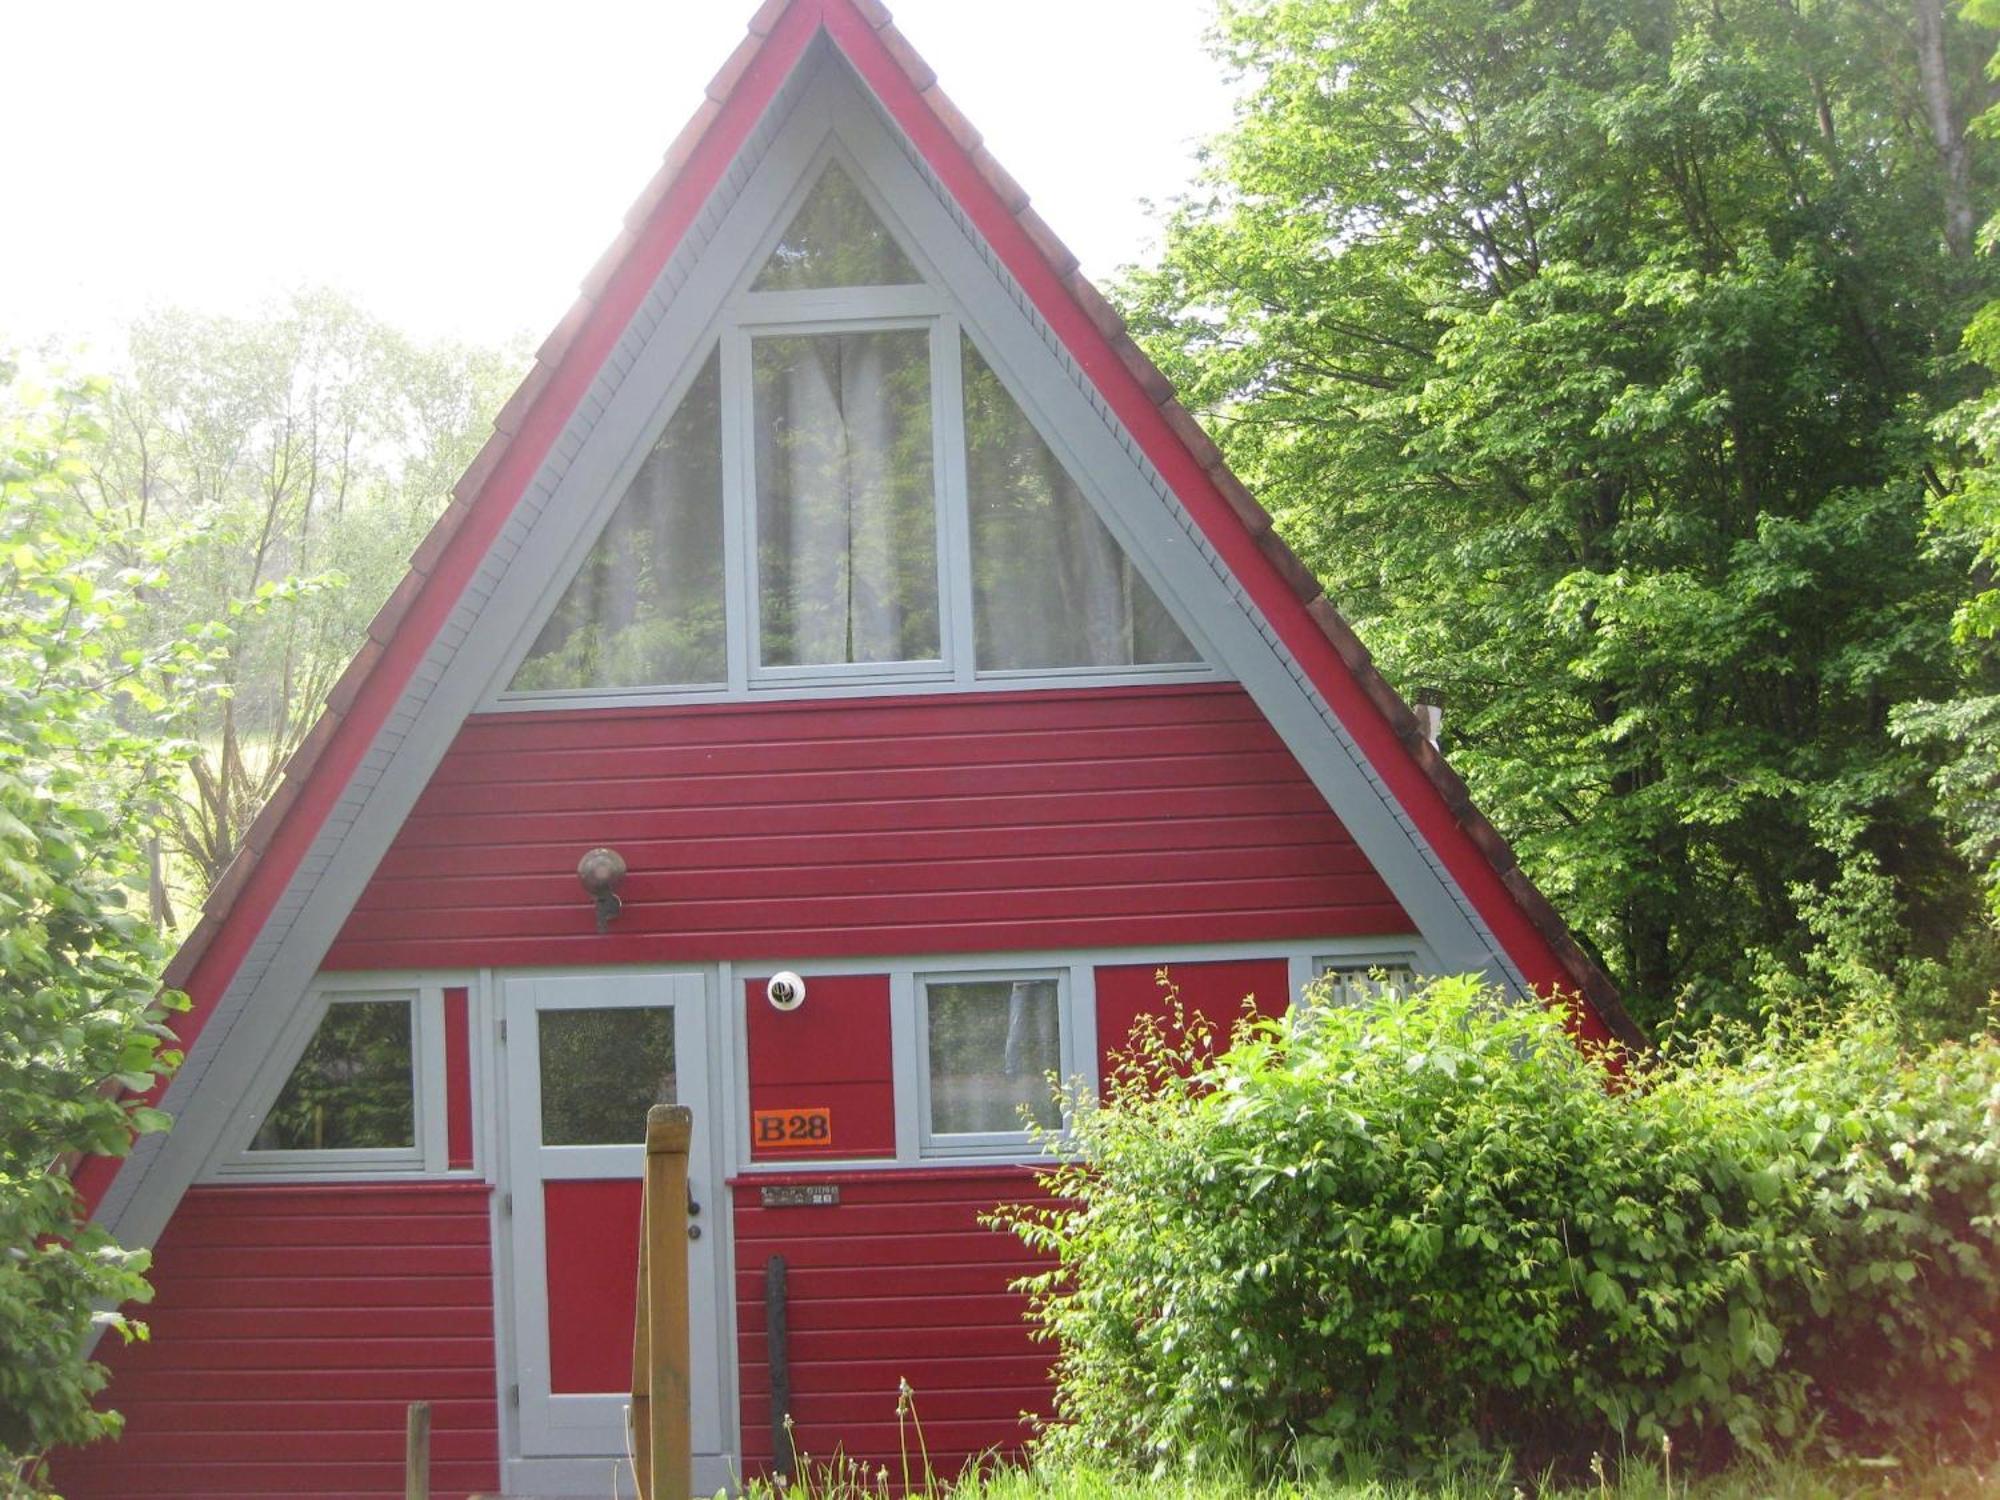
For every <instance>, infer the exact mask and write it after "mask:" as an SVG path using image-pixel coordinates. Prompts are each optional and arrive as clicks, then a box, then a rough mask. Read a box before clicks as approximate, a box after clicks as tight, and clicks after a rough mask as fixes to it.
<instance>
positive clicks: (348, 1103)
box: [250, 1000, 417, 1151]
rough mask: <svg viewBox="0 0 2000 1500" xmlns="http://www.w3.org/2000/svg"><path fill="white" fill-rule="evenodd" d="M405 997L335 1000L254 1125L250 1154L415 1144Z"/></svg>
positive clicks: (413, 1092) (407, 1016)
mask: <svg viewBox="0 0 2000 1500" xmlns="http://www.w3.org/2000/svg"><path fill="white" fill-rule="evenodd" d="M410 1015H411V1005H410V1002H409V1001H407V1000H337V1001H335V1002H334V1003H333V1004H331V1005H329V1006H328V1007H327V1008H326V1017H325V1019H324V1020H322V1021H321V1022H320V1023H319V1030H317V1031H315V1032H314V1033H313V1039H312V1041H311V1042H309V1043H307V1045H306V1051H305V1056H303V1057H301V1058H300V1059H299V1062H298V1066H297V1067H295V1068H293V1069H292V1076H291V1077H290V1078H288V1079H286V1080H285V1087H284V1091H283V1092H282V1093H280V1094H279V1095H278V1102H277V1103H276V1104H273V1105H272V1106H271V1112H270V1113H269V1114H268V1115H266V1116H265V1117H264V1123H263V1124H262V1125H261V1126H259V1127H258V1129H257V1136H256V1139H254V1140H253V1141H251V1143H250V1149H251V1150H252V1151H353V1150H360V1149H365V1148H374V1149H380V1148H384V1147H397V1146H403V1147H410V1146H415V1145H416V1143H417V1123H416V1114H417V1110H416V1089H415V1085H414V1083H413V1081H412V1074H411V1071H410Z"/></svg>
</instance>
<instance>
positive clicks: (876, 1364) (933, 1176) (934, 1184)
mask: <svg viewBox="0 0 2000 1500" xmlns="http://www.w3.org/2000/svg"><path fill="white" fill-rule="evenodd" d="M807 1004H811V1002H810V1001H808V1002H807ZM799 1182H833V1183H838V1184H839V1186H840V1203H839V1204H838V1205H837V1206H835V1207H831V1208H763V1207H760V1206H759V1200H758V1186H759V1184H767V1183H799ZM734 1190H735V1193H736V1317H737V1330H738V1332H737V1342H738V1353H739V1357H740V1358H741V1360H742V1379H743V1386H742V1391H743V1461H744V1467H745V1470H746V1472H747V1473H748V1474H752V1475H755V1474H761V1473H764V1472H766V1471H767V1470H768V1468H769V1466H770V1461H771V1384H770V1365H769V1363H768V1350H767V1344H766V1339H765V1321H764V1269H765V1264H766V1262H767V1261H768V1260H769V1259H770V1257H771V1256H773V1255H782V1256H784V1257H785V1260H786V1263H787V1277H788V1282H789V1288H790V1298H789V1325H790V1346H791V1370H792V1404H791V1411H792V1417H793V1420H794V1421H795V1422H796V1423H797V1426H796V1428H795V1431H794V1441H795V1442H796V1444H797V1447H798V1450H799V1451H800V1452H801V1453H803V1454H807V1455H810V1456H813V1457H817V1458H826V1457H829V1456H831V1455H832V1453H833V1452H834V1450H835V1448H840V1449H841V1450H842V1451H844V1452H845V1453H846V1455H847V1456H848V1457H849V1458H853V1459H858V1460H860V1461H862V1462H863V1463H865V1464H866V1465H867V1467H868V1469H869V1471H870V1473H871V1475H872V1473H873V1471H874V1470H875V1469H876V1468H877V1467H878V1466H884V1465H886V1466H887V1468H888V1470H889V1476H890V1482H891V1484H892V1485H893V1486H897V1487H900V1485H901V1481H902V1466H901V1459H900V1457H899V1447H898V1438H897V1430H896V1392H897V1388H898V1383H899V1382H901V1381H903V1380H908V1381H909V1383H910V1385H911V1387H912V1388H913V1389H914V1390H915V1392H916V1413H917V1416H918V1417H920V1418H921V1419H922V1421H923V1424H924V1438H925V1441H926V1442H927V1444H928V1445H929V1449H930V1455H931V1463H932V1465H933V1467H934V1468H935V1469H936V1470H937V1472H938V1473H939V1474H940V1475H941V1476H947V1475H951V1474H955V1473H956V1472H957V1471H958V1470H959V1469H960V1468H961V1467H962V1466H963V1465H964V1464H965V1462H966V1460H967V1459H969V1458H972V1457H974V1456H976V1455H978V1454H981V1453H985V1452H987V1451H989V1450H991V1449H996V1448H998V1449H1012V1448H1017V1447H1019V1446H1020V1445H1021V1443H1022V1442H1024V1441H1025V1440H1026V1439H1027V1437H1028V1436H1029V1432H1028V1429H1027V1428H1026V1427H1025V1426H1023V1424H1022V1423H1021V1421H1020V1413H1021V1412H1023V1411H1039V1412H1046V1411H1047V1410H1048V1402H1049V1382H1048V1370H1049V1364H1050V1362H1051V1360H1052V1359H1053V1358H1054V1351H1053V1350H1052V1349H1051V1348H1050V1347H1049V1346H1048V1345H1046V1344H1037V1343H1034V1342H1032V1341H1030V1339H1029V1337H1028V1329H1027V1326H1026V1324H1025V1323H1023V1322H1022V1319H1021V1312H1022V1307H1023V1302H1022V1299H1021V1297H1020V1296H1019V1295H1017V1294H1016V1293H1014V1292H1011V1291H1009V1290H1008V1289H1007V1284H1008V1283H1009V1282H1010V1281H1012V1280H1013V1279H1014V1278H1015V1277H1017V1276H1021V1275H1024V1274H1026V1273H1028V1272H1030V1271H1034V1270H1039V1269H1041V1266H1040V1264H1039V1263H1038V1262H1037V1261H1036V1260H1035V1259H1034V1258H1032V1257H1031V1256H1030V1255H1029V1254H1028V1252H1027V1250H1025V1249H1024V1248H1023V1247H1022V1245H1021V1243H1020V1242H1019V1241H1018V1240H1016V1239H1014V1238H1013V1237H1012V1236H1011V1235H1006V1234H1002V1233H1000V1232H999V1231H997V1230H992V1229H984V1228H981V1227H980V1225H979V1222H978V1221H979V1216H980V1215H981V1214H983V1213H986V1212H988V1211H989V1210H991V1209H992V1208H993V1207H994V1205H995V1204H997V1203H1001V1202H1010V1203H1013V1202H1038V1201H1045V1195H1044V1194H1043V1193H1042V1192H1041V1191H1040V1189H1039V1188H1037V1186H1036V1185H1035V1181H1034V1177H1033V1175H1032V1174H1031V1173H1030V1172H1029V1171H1028V1170H1026V1169H1025V1168H1021V1167H972V1168H949V1169H936V1170H923V1169H919V1170H915V1171H908V1172H896V1173H879V1172H878V1173H870V1172H823V1173H802V1174H796V1175H794V1174H789V1173H788V1174H784V1175H782V1176H773V1177H760V1178H756V1179H754V1180H745V1181H739V1182H737V1183H736V1184H735V1185H734ZM909 1442H910V1449H911V1452H912V1455H913V1456H912V1460H911V1462H912V1466H913V1468H912V1473H911V1478H912V1479H913V1480H920V1479H921V1474H920V1473H919V1472H918V1471H917V1470H916V1469H915V1467H914V1465H915V1458H914V1454H915V1449H916V1442H915V1438H914V1435H912V1436H911V1437H910V1439H909Z"/></svg>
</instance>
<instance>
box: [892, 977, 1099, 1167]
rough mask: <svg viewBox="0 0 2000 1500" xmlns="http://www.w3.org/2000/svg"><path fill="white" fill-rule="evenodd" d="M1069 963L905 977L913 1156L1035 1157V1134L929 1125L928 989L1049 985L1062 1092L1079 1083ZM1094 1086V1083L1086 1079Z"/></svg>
mask: <svg viewBox="0 0 2000 1500" xmlns="http://www.w3.org/2000/svg"><path fill="white" fill-rule="evenodd" d="M1072 967H1073V966H1072V965H1070V964H1022V965H1019V966H1014V965H1009V966H1005V967H997V968H979V969H919V970H917V971H915V972H914V973H913V974H912V975H911V976H910V982H911V987H912V992H913V995H914V998H915V1002H916V1003H915V1005H914V1007H913V1009H914V1011H915V1017H914V1019H915V1023H916V1024H915V1039H916V1058H915V1069H914V1078H915V1083H916V1091H915V1092H916V1146H917V1155H918V1156H919V1157H925V1158H938V1157H949V1158H964V1157H990V1156H997V1157H1003V1158H1018V1157H1023V1156H1028V1157H1033V1156H1037V1155H1039V1154H1040V1148H1039V1146H1038V1145H1037V1144H1036V1141H1035V1137H1034V1135H1033V1134H1032V1133H1031V1132H1030V1131H1029V1130H1027V1129H1025V1128H1024V1129H1020V1130H977V1131H940V1130H935V1129H933V1128H932V1125H931V1104H932V1098H931V1088H932V1084H931V1061H930V1059H931V1007H930V987H931V986H932V985H933V984H980V983H987V984H1013V983H1018V982H1020V981H1022V980H1030V981H1049V982H1052V983H1054V985H1055V987H1056V1058H1057V1067H1056V1076H1057V1077H1058V1078H1060V1079H1061V1080H1062V1081H1063V1084H1064V1087H1065V1088H1066V1089H1067V1088H1068V1086H1069V1085H1070V1084H1071V1083H1072V1082H1073V1081H1075V1080H1078V1079H1080V1078H1081V1076H1082V1075H1081V1074H1080V1073H1079V1070H1078V1062H1077V1056H1076V1052H1077V1037H1076V1032H1077V1028H1076V1021H1075V1013H1074V1004H1075V1002H1074V998H1073V997H1074V993H1075V986H1074V985H1073V984H1072V983H1071V969H1072ZM1089 1081H1090V1082H1091V1085H1092V1087H1093V1088H1094V1087H1095V1080H1094V1079H1091V1080H1089ZM1070 1118H1071V1115H1070V1111H1069V1109H1068V1108H1067V1107H1065V1108H1064V1109H1063V1111H1062V1123H1061V1124H1060V1125H1059V1126H1058V1127H1057V1132H1058V1133H1059V1134H1061V1135H1067V1134H1068V1133H1069V1128H1070Z"/></svg>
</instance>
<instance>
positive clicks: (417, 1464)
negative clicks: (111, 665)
mask: <svg viewBox="0 0 2000 1500" xmlns="http://www.w3.org/2000/svg"><path fill="white" fill-rule="evenodd" d="M403 1500H431V1404H430V1402H428V1401H412V1402H411V1403H410V1419H409V1427H408V1430H407V1432H406V1433H405V1436H404V1442H403Z"/></svg>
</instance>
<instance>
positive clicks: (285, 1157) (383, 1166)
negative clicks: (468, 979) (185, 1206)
mask: <svg viewBox="0 0 2000 1500" xmlns="http://www.w3.org/2000/svg"><path fill="white" fill-rule="evenodd" d="M445 988H446V987H445V986H444V985H443V984H434V983H414V984H399V983H395V982H393V981H389V982H385V981H383V980H381V979H378V978H371V979H368V980H366V981H357V982H354V983H341V982H338V981H332V982H329V981H326V980H321V981H319V982H317V983H315V984H314V985H313V987H312V989H311V990H310V991H309V992H308V995H307V999H306V1003H305V1004H303V1005H302V1006H300V1007H299V1011H298V1014H296V1015H295V1016H294V1017H293V1018H292V1020H291V1021H290V1023H288V1024H287V1026H286V1028H285V1031H284V1032H283V1034H282V1035H281V1037H280V1039H279V1041H278V1044H277V1045H276V1046H275V1047H273V1048H272V1050H271V1053H270V1055H269V1056H268V1057H267V1058H266V1059H265V1062H264V1065H263V1067H262V1068H260V1069H259V1070H258V1076H257V1080H256V1082H255V1083H254V1084H253V1086H252V1087H251V1089H250V1090H249V1091H248V1092H247V1093H246V1094H245V1095H244V1097H243V1108H242V1110H241V1115H240V1118H239V1119H238V1120H237V1121H236V1122H235V1123H234V1124H233V1125H232V1126H231V1127H230V1129H229V1131H228V1133H227V1134H226V1135H225V1136H224V1137H223V1140H222V1144H221V1149H220V1151H219V1152H218V1160H217V1164H216V1166H215V1169H214V1174H213V1175H214V1176H215V1177H217V1178H232V1179H233V1178H244V1177H254V1178H265V1179H270V1178H280V1179H292V1180H304V1181H317V1180H321V1179H324V1178H329V1177H344V1178H347V1177H351V1178H378V1177H379V1178H404V1177H427V1176H435V1175H442V1174H444V1173H446V1172H448V1171H449V1170H451V1168H450V1155H451V1152H450V1142H449V1121H448V1119H447V1108H446V1079H445V1068H446V1057H445V1038H444V991H445ZM385 1000H389V1001H401V1002H404V1003H407V1004H408V1005H409V1007H410V1116H411V1125H412V1131H411V1133H412V1135H413V1137H414V1143H413V1144H411V1145H409V1146H370V1147H333V1148H329V1149H327V1150H323V1151H311V1150H282V1151H259V1150H255V1149H253V1142H254V1141H255V1140H256V1136H257V1132H258V1130H259V1129H260V1128H261V1127H262V1126H263V1123H264V1119H265V1116H267V1115H268V1114H269V1113H270V1111H271V1109H272V1106H274V1105H275V1104H276V1103H277V1102H278V1096H279V1095H281V1094H282V1093H283V1092H284V1090H285V1085H286V1084H287V1083H289V1082H290V1081H291V1078H292V1074H293V1072H294V1071H295V1070H296V1069H297V1068H298V1065H299V1062H300V1060H301V1059H302V1058H303V1057H304V1056H305V1052H306V1048H307V1047H309V1046H311V1045H312V1040H313V1038H314V1036H316V1035H317V1034H318V1032H319V1028H320V1024H321V1023H322V1022H323V1021H324V1020H325V1019H326V1017H327V1014H328V1013H329V1011H330V1010H331V1009H332V1007H334V1006H336V1005H340V1004H354V1003H358V1002H365V1001H377V1002H380V1001H385ZM281 1059H282V1066H280V1065H279V1063H280V1060H281ZM462 1175H463V1174H462Z"/></svg>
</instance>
